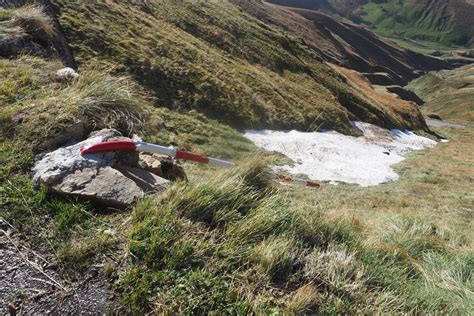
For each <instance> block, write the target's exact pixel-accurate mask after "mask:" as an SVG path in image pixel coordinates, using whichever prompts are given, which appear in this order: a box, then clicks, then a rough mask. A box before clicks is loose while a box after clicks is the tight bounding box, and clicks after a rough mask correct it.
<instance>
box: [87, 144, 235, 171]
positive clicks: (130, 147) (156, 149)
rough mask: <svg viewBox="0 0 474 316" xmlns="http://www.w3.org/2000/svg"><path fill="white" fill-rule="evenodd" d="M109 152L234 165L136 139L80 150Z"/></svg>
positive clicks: (214, 165)
mask: <svg viewBox="0 0 474 316" xmlns="http://www.w3.org/2000/svg"><path fill="white" fill-rule="evenodd" d="M111 151H125V152H135V151H139V152H151V153H157V154H162V155H167V156H172V157H176V158H178V159H184V160H190V161H195V162H199V163H202V164H208V165H210V166H213V167H220V168H232V167H234V166H235V163H233V162H230V161H225V160H220V159H216V158H211V157H206V156H202V155H199V154H195V153H191V152H187V151H182V150H177V149H174V148H170V147H165V146H160V145H155V144H149V143H145V142H143V141H141V140H138V139H134V140H119V141H110V142H101V143H96V144H92V145H89V146H85V147H82V148H81V154H82V155H87V154H93V153H103V152H111Z"/></svg>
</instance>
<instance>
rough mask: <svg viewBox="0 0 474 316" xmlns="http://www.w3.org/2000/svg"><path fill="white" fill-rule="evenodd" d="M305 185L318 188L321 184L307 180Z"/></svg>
mask: <svg viewBox="0 0 474 316" xmlns="http://www.w3.org/2000/svg"><path fill="white" fill-rule="evenodd" d="M306 186H307V187H312V188H319V187H320V186H321V185H320V184H319V183H316V182H307V183H306Z"/></svg>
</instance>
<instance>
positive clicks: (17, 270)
mask: <svg viewBox="0 0 474 316" xmlns="http://www.w3.org/2000/svg"><path fill="white" fill-rule="evenodd" d="M98 274H99V273H98V272H97V271H96V273H95V275H94V273H93V272H92V273H90V275H89V277H88V278H87V280H83V281H82V282H79V283H74V284H72V283H71V282H68V281H66V280H64V279H62V278H61V277H60V276H59V274H58V272H57V265H56V264H55V263H54V262H51V261H50V260H48V259H46V258H44V257H43V256H42V255H40V254H38V253H36V252H35V251H33V250H31V249H30V248H28V247H27V245H26V244H25V243H23V242H21V241H20V240H18V239H17V238H16V237H15V234H14V230H13V229H12V227H11V226H10V225H9V224H8V223H6V222H5V221H4V220H2V219H1V218H0V314H1V315H6V314H10V315H15V314H27V315H30V314H51V313H52V314H89V315H90V314H94V315H95V314H104V313H107V312H111V311H115V312H116V311H117V308H116V307H115V304H114V302H115V301H116V298H115V295H114V292H113V291H111V290H109V289H108V288H107V286H106V281H105V280H104V279H103V278H101V277H100V276H99V275H98Z"/></svg>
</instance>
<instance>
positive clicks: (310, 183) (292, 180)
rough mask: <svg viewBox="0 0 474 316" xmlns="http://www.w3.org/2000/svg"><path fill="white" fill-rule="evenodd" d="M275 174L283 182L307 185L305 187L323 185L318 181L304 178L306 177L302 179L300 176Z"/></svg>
mask: <svg viewBox="0 0 474 316" xmlns="http://www.w3.org/2000/svg"><path fill="white" fill-rule="evenodd" d="M275 176H276V177H277V178H278V179H279V180H281V181H283V182H289V183H294V184H297V185H302V186H305V187H311V188H319V187H320V186H321V185H320V184H319V183H317V182H314V181H309V180H304V179H300V178H295V177H293V176H289V175H285V174H282V173H275Z"/></svg>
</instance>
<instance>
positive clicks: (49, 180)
mask: <svg viewBox="0 0 474 316" xmlns="http://www.w3.org/2000/svg"><path fill="white" fill-rule="evenodd" d="M118 139H123V137H122V136H121V135H120V133H119V132H118V131H116V130H111V129H106V130H101V131H99V132H95V133H92V134H91V135H90V136H89V138H88V139H86V140H84V141H82V142H79V143H76V144H74V145H70V146H66V147H61V148H59V149H56V150H55V151H53V152H50V153H48V154H45V155H43V156H42V157H41V159H39V160H38V161H37V162H36V164H35V166H34V168H33V181H34V183H35V185H36V186H43V187H46V188H48V189H49V190H51V191H53V192H56V193H59V194H64V195H69V196H76V197H80V198H84V199H88V200H91V201H94V202H98V203H99V204H102V205H105V206H110V207H115V208H126V207H127V206H129V205H131V204H132V203H133V202H134V201H136V200H137V199H139V198H141V197H143V196H144V195H145V194H146V193H154V192H159V191H162V190H164V189H165V188H166V187H167V186H168V184H169V180H166V179H164V178H163V177H168V178H169V179H171V180H175V179H179V178H181V179H183V178H184V179H185V178H186V174H185V173H184V170H183V169H182V168H181V166H179V165H177V163H176V162H175V161H173V160H172V159H170V158H168V157H166V159H167V160H166V159H165V158H153V156H148V157H149V158H147V161H148V162H151V158H153V159H157V160H156V162H155V164H153V163H152V164H151V166H154V169H152V168H151V167H147V166H148V165H146V164H145V167H146V169H148V170H146V169H144V168H141V167H140V164H139V157H138V154H136V153H123V152H110V153H100V154H88V155H84V156H82V155H81V154H80V148H81V147H83V146H87V145H91V144H94V143H97V142H103V141H110V140H118ZM160 159H161V160H160ZM165 161H167V162H168V163H169V165H168V166H167V168H164V166H165V163H164V162H165ZM141 164H144V163H143V159H142V161H141ZM172 170H174V171H172ZM154 171H155V172H154ZM160 175H161V176H163V177H161V176H160Z"/></svg>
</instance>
